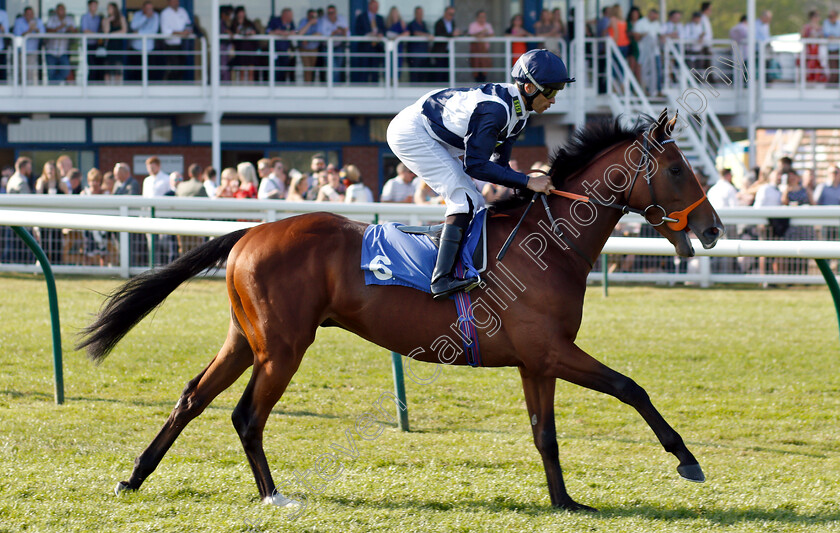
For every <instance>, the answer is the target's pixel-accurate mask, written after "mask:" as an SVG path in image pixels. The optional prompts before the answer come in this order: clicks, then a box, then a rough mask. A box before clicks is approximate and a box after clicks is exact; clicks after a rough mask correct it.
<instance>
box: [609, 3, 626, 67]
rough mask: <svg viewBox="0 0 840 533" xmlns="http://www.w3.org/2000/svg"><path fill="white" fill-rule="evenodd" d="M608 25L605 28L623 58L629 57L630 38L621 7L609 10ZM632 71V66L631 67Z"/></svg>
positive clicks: (613, 7)
mask: <svg viewBox="0 0 840 533" xmlns="http://www.w3.org/2000/svg"><path fill="white" fill-rule="evenodd" d="M609 13H610V25H609V26H608V27H607V35H609V36H610V37H611V38H612V40H613V41H615V44H616V46H618V49H619V50H620V51H621V55H623V56H624V57H625V58H629V57H630V36H629V33H628V32H627V21H626V20H624V12H623V11H622V10H621V6H620V5H618V4H615V5H614V6H612V7H611V8H610V11H609ZM631 69H632V65H631Z"/></svg>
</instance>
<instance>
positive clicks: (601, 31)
mask: <svg viewBox="0 0 840 533" xmlns="http://www.w3.org/2000/svg"><path fill="white" fill-rule="evenodd" d="M612 9H613V8H612V7H611V6H607V7H604V8H601V16H600V17H598V20H597V21H596V22H595V36H596V37H607V36H608V35H609V34H610V24H611V23H612V16H611V13H612ZM572 28H574V24H572V23H571V22H569V29H570V30H571V29H572ZM570 33H571V32H570Z"/></svg>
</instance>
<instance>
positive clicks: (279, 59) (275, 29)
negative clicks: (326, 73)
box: [266, 7, 297, 83]
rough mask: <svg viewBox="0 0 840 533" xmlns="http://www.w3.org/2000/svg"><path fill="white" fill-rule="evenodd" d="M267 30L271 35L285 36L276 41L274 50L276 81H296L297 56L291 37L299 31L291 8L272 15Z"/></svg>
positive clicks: (285, 8)
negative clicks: (277, 14) (278, 14)
mask: <svg viewBox="0 0 840 533" xmlns="http://www.w3.org/2000/svg"><path fill="white" fill-rule="evenodd" d="M266 32H267V33H268V34H269V35H276V36H278V37H284V38H283V39H277V40H276V41H274V52H275V53H276V54H277V56H276V59H275V60H274V69H275V70H274V81H275V82H286V81H289V82H291V83H294V82H295V65H296V64H297V58H296V57H295V51H294V47H293V46H292V41H291V40H289V37H290V36H292V35H297V31H295V19H294V14H293V13H292V10H291V8H288V7H284V8H283V10H282V11H281V12H280V16H279V17H277V16H274V17H271V18H270V19H269V21H268V27H267V28H266Z"/></svg>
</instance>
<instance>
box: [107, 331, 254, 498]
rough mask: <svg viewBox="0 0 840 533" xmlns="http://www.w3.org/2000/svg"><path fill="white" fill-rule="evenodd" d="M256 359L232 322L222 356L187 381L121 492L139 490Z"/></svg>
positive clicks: (123, 484) (119, 486) (219, 354)
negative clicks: (182, 436) (194, 422)
mask: <svg viewBox="0 0 840 533" xmlns="http://www.w3.org/2000/svg"><path fill="white" fill-rule="evenodd" d="M253 361H254V355H253V352H252V351H251V348H250V346H249V345H248V342H247V340H245V338H244V337H243V336H242V334H241V333H240V332H239V331H238V330H237V329H236V328H235V327H234V326H233V325H231V328H230V331H229V332H228V337H227V340H226V341H225V344H224V346H222V349H221V350H220V351H219V353H218V355H216V357H214V358H213V360H212V361H211V362H210V364H209V365H207V368H205V369H204V370H202V371H201V373H200V374H198V375H197V376H196V377H195V378H193V379H192V380H190V382H189V383H187V386H186V387H185V388H184V392H183V393H182V394H181V398H180V399H179V400H178V403H177V404H176V405H175V409H173V410H172V414H170V415H169V418H168V419H167V420H166V423H165V424H164V425H163V428H162V429H161V430H160V432H158V434H157V436H155V438H154V440H152V442H151V444H149V446H148V447H147V448H146V449H145V450H143V453H141V454H140V455H139V456H138V457H137V459H135V461H134V470H132V472H131V477H130V478H129V479H128V481H121V482H119V483H118V484H117V487H116V489H115V492H116V493H117V494H119V493H120V492H121V491H123V490H136V489H139V488H140V485H142V484H143V481H144V480H145V479H146V478H147V477H148V476H149V475H150V474H151V473H152V472H153V471H154V470H155V468H157V466H158V464H160V461H161V459H163V456H164V455H165V454H166V452H167V451H168V450H169V447H170V446H172V443H173V442H175V439H177V438H178V435H180V434H181V431H182V430H183V429H184V427H186V425H187V424H188V423H189V422H190V421H191V420H192V419H193V418H195V417H197V416H198V415H200V414H201V413H202V411H204V409H205V408H206V407H207V406H208V405H210V402H212V401H213V399H214V398H215V397H216V396H218V395H219V393H221V392H222V391H223V390H225V389H227V388H228V387H230V386H231V385H232V384H233V382H234V381H236V379H237V378H238V377H239V376H241V375H242V373H243V372H245V370H246V369H247V368H248V367H249V366H251V364H253Z"/></svg>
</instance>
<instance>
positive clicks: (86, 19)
mask: <svg viewBox="0 0 840 533" xmlns="http://www.w3.org/2000/svg"><path fill="white" fill-rule="evenodd" d="M87 7H88V10H87V11H86V12H85V14H84V15H82V18H81V19H80V20H79V31H81V32H82V33H99V31H100V30H101V29H102V16H101V15H100V14H99V1H98V0H88V3H87ZM0 33H2V32H0ZM85 40H86V41H87V50H88V54H87V62H88V80H89V81H102V79H103V76H102V57H100V56H99V55H98V54H97V50H99V39H85Z"/></svg>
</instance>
